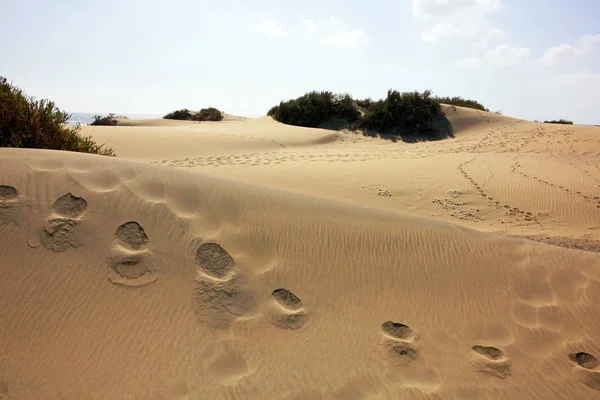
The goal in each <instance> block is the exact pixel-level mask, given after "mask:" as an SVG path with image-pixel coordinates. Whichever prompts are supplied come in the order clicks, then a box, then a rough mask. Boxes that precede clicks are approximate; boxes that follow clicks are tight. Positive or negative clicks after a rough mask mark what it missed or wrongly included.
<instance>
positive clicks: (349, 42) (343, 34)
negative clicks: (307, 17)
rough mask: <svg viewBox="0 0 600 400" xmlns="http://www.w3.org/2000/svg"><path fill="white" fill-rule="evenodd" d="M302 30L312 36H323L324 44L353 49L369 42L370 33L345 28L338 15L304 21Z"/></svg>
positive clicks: (322, 41) (322, 42)
mask: <svg viewBox="0 0 600 400" xmlns="http://www.w3.org/2000/svg"><path fill="white" fill-rule="evenodd" d="M302 30H303V31H304V32H305V33H307V34H308V35H310V36H314V37H318V38H321V44H323V45H329V46H336V47H340V48H344V49H353V48H356V47H360V46H364V45H366V44H367V43H369V35H368V34H367V33H366V32H365V31H364V30H362V29H352V30H347V28H346V30H344V22H343V21H342V20H341V19H339V18H336V17H329V18H328V19H321V20H317V21H304V22H303V23H302Z"/></svg>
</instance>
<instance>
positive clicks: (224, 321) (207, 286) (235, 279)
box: [192, 243, 254, 329]
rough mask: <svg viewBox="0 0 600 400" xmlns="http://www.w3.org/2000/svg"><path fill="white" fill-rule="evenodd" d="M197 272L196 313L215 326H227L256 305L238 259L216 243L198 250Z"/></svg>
mask: <svg viewBox="0 0 600 400" xmlns="http://www.w3.org/2000/svg"><path fill="white" fill-rule="evenodd" d="M196 263H197V264H198V267H199V268H198V275H197V277H196V279H195V280H194V292H193V296H192V303H193V307H194V314H195V315H196V318H197V319H198V320H199V321H201V322H206V323H207V324H208V325H210V326H211V327H213V328H218V329H225V328H227V327H229V325H230V324H231V322H233V321H234V320H235V319H236V318H237V317H241V316H242V315H244V314H246V313H248V312H249V311H250V310H251V309H252V308H253V307H254V299H253V296H252V295H251V293H250V291H249V290H248V289H247V285H246V283H245V279H244V277H243V276H242V274H241V273H240V272H239V271H237V270H236V269H235V266H236V264H235V260H234V259H233V257H231V255H230V254H229V252H227V250H225V249H224V248H223V247H221V245H219V244H217V243H204V244H202V245H200V247H198V249H197V250H196Z"/></svg>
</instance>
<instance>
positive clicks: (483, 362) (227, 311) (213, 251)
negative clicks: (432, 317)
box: [0, 185, 600, 390]
mask: <svg viewBox="0 0 600 400" xmlns="http://www.w3.org/2000/svg"><path fill="white" fill-rule="evenodd" d="M17 200H18V192H17V190H16V189H15V188H14V187H12V186H7V185H0V211H2V210H7V209H10V207H11V206H12V205H13V204H14V203H15V201H17ZM87 206H88V204H87V201H86V200H85V199H83V198H82V197H76V196H74V195H72V194H71V193H67V194H65V195H64V196H61V197H59V198H58V199H57V200H56V201H55V202H54V204H53V205H52V207H51V210H52V214H51V215H49V216H48V217H47V218H46V220H45V221H44V223H43V227H42V230H41V233H40V239H41V243H42V244H43V245H44V247H45V248H47V249H48V250H51V251H53V252H63V251H66V250H68V249H69V248H71V247H78V246H80V245H81V244H82V242H81V237H80V224H81V217H82V215H83V214H84V213H85V211H86V209H87ZM3 215H4V214H2V213H0V217H2V216H3ZM0 221H2V220H1V219H0ZM149 243H150V240H149V238H148V236H147V234H146V232H145V231H144V229H143V228H142V226H140V225H139V223H137V222H135V221H129V222H126V223H124V224H122V225H120V226H119V227H118V228H117V230H116V231H115V234H114V237H113V243H112V247H111V255H110V257H109V259H108V264H109V265H108V268H109V280H110V281H111V282H112V283H113V284H116V285H123V286H133V287H137V286H143V285H147V284H149V283H152V282H155V281H156V275H155V272H156V270H157V268H156V267H155V266H154V265H153V262H152V257H151V251H150V250H149V248H148V244H149ZM32 247H36V246H32ZM195 261H196V264H197V266H198V275H197V277H196V279H195V280H194V288H193V294H192V300H193V301H192V303H193V309H194V313H195V315H196V318H197V319H198V320H199V321H201V322H205V323H207V324H208V325H210V326H211V327H213V328H217V329H225V328H227V327H228V326H229V325H230V324H231V323H232V322H233V321H234V320H235V319H236V318H239V317H242V316H244V315H246V314H247V313H249V312H250V311H252V310H253V309H254V308H255V293H253V291H252V290H251V289H250V288H249V286H248V285H247V283H248V279H247V278H246V277H245V276H244V275H243V274H242V272H241V271H239V270H238V269H237V267H236V262H235V260H234V258H233V257H232V256H231V255H230V254H229V252H227V250H225V249H224V248H223V247H222V246H221V245H220V244H218V243H203V244H201V245H200V246H199V247H198V248H197V249H196V254H195ZM263 314H264V315H265V316H266V318H267V319H268V320H269V322H270V323H272V324H273V325H274V326H276V327H278V328H282V329H299V328H302V327H303V326H304V325H305V324H306V322H307V320H308V317H309V313H308V311H307V309H306V307H305V306H304V304H303V302H302V300H301V299H300V297H298V296H297V295H296V294H294V293H293V292H291V291H290V290H289V289H285V288H278V289H275V290H273V291H272V292H271V295H270V300H269V301H267V302H266V304H265V305H264V307H263ZM380 329H381V332H382V333H383V336H384V344H385V346H386V349H387V351H388V354H389V355H390V356H391V357H392V359H393V360H394V361H396V362H397V363H398V364H399V365H408V364H410V363H411V362H413V361H418V360H419V357H420V354H419V346H418V341H419V336H418V334H417V333H416V332H415V331H414V330H413V329H412V328H410V327H409V326H408V325H405V324H403V323H399V322H393V321H386V322H384V323H383V324H382V325H381V328H380ZM471 350H472V364H473V365H474V366H475V367H476V371H477V372H480V373H483V374H486V375H489V376H492V377H495V378H499V379H506V378H508V377H510V376H511V374H512V365H511V361H510V359H509V358H508V357H507V356H506V355H505V352H504V351H503V350H500V349H498V348H496V347H490V346H482V345H474V346H473V347H472V349H471ZM568 359H569V360H570V361H571V362H572V363H573V364H574V365H575V368H578V369H579V370H580V371H579V372H580V374H581V381H582V383H584V384H585V385H587V386H588V387H590V388H592V389H595V390H600V361H599V360H598V358H596V357H595V356H594V355H592V354H589V353H585V352H578V353H572V354H569V355H568Z"/></svg>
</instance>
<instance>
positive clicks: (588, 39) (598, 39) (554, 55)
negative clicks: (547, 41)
mask: <svg viewBox="0 0 600 400" xmlns="http://www.w3.org/2000/svg"><path fill="white" fill-rule="evenodd" d="M598 43H600V35H584V36H582V37H581V38H580V39H579V40H578V42H577V43H576V44H561V45H558V46H554V47H551V48H549V49H548V50H546V52H545V53H544V55H543V56H542V62H543V63H544V64H546V65H551V66H557V67H569V66H575V65H577V64H579V63H581V62H583V61H584V59H585V58H586V57H587V56H589V55H590V54H592V53H594V51H595V47H596V45H597V44H598Z"/></svg>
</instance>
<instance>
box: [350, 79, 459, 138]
mask: <svg viewBox="0 0 600 400" xmlns="http://www.w3.org/2000/svg"><path fill="white" fill-rule="evenodd" d="M440 119H445V117H444V114H443V113H442V108H441V106H440V103H439V102H438V101H437V99H436V98H435V97H433V96H431V91H430V90H426V91H425V92H423V93H419V92H406V93H400V92H398V91H396V90H389V91H388V94H387V98H386V99H385V100H380V101H378V102H376V103H374V104H373V105H372V106H371V108H370V109H369V110H368V111H366V113H365V115H364V116H363V118H362V121H361V123H360V127H362V128H365V129H371V130H376V131H379V132H388V133H395V134H400V135H401V136H403V135H407V136H415V135H424V136H427V137H434V136H438V135H439V133H440V132H439V131H438V127H436V122H438V121H439V120H440ZM447 133H448V132H447Z"/></svg>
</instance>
